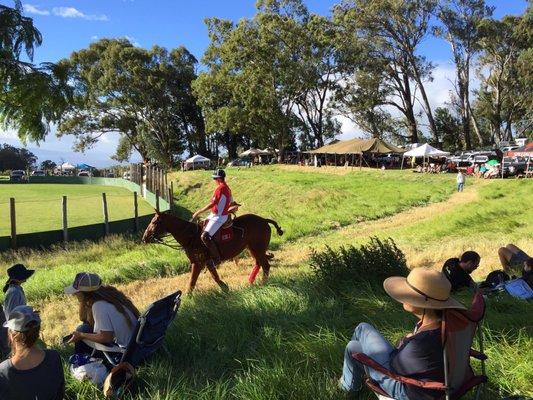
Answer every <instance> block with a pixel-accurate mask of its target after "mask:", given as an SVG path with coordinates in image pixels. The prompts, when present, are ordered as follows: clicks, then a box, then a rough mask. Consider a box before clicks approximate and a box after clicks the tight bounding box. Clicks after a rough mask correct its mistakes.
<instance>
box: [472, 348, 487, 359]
mask: <svg viewBox="0 0 533 400" xmlns="http://www.w3.org/2000/svg"><path fill="white" fill-rule="evenodd" d="M470 357H474V358H475V359H477V360H486V359H487V358H488V357H487V355H486V354H484V353H482V352H480V351H477V350H474V349H470Z"/></svg>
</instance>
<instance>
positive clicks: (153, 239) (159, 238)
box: [147, 219, 200, 252]
mask: <svg viewBox="0 0 533 400" xmlns="http://www.w3.org/2000/svg"><path fill="white" fill-rule="evenodd" d="M162 222H163V221H162V220H161V219H158V220H157V222H156V223H155V229H154V231H156V230H157V228H158V225H159V224H161V223H162ZM191 222H192V221H191ZM194 225H195V226H196V232H198V229H199V228H200V227H199V225H198V224H194ZM169 236H172V234H171V233H170V232H168V230H166V228H165V233H163V234H161V235H159V236H156V234H155V232H154V233H152V234H151V235H150V236H149V237H148V238H147V239H148V242H149V243H154V244H160V245H163V246H166V247H169V248H171V249H173V250H184V251H185V252H187V248H191V247H192V242H193V240H194V234H193V235H191V237H190V239H189V242H188V243H187V244H186V245H185V246H184V245H182V244H180V243H179V242H178V241H177V240H176V244H169V243H167V242H165V241H164V239H166V238H168V237H169ZM172 238H173V239H174V240H175V239H176V238H175V237H173V236H172Z"/></svg>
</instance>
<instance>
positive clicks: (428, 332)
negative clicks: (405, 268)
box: [339, 268, 465, 400]
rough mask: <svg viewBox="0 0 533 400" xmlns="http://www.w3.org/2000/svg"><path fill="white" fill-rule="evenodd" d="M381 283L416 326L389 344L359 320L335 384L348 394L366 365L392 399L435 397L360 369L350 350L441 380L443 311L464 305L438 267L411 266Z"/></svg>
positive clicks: (394, 367)
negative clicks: (405, 273) (395, 343)
mask: <svg viewBox="0 0 533 400" xmlns="http://www.w3.org/2000/svg"><path fill="white" fill-rule="evenodd" d="M383 287H384V289H385V291H386V292H387V294H388V295H389V296H391V297H392V298H393V299H394V300H396V301H398V302H400V303H402V304H403V308H404V310H405V311H407V312H409V313H411V314H413V315H414V316H415V317H416V318H417V319H418V322H417V324H416V326H415V330H414V332H413V333H412V334H408V335H407V336H405V337H404V338H403V339H401V340H400V342H399V344H398V346H397V347H394V346H392V344H390V343H389V342H388V341H387V340H386V339H385V338H384V337H383V336H382V335H381V334H380V333H379V332H378V331H377V330H376V329H375V328H374V327H373V326H372V325H370V324H367V323H362V324H359V325H358V326H357V328H355V332H354V334H353V337H352V340H351V341H350V342H349V343H348V345H347V346H346V350H345V352H344V366H343V373H342V377H341V379H340V381H339V386H340V388H341V389H342V390H344V391H347V392H356V391H358V390H359V389H360V388H361V385H362V382H363V376H364V375H365V368H366V369H367V370H368V374H369V376H370V378H371V379H372V380H373V381H374V382H376V383H377V384H378V385H379V386H380V387H381V389H383V390H384V391H385V392H386V393H387V394H388V395H389V397H392V398H394V399H396V400H420V399H426V398H428V396H430V397H431V396H433V397H434V396H435V395H436V394H438V392H436V391H433V390H428V389H421V388H417V387H414V386H409V385H406V384H403V383H401V382H398V381H395V380H394V379H392V378H389V377H387V376H385V375H383V374H381V373H379V372H377V371H376V370H373V369H372V368H368V367H364V366H363V365H362V364H360V363H359V362H358V361H357V360H355V359H354V358H353V357H352V354H353V353H364V354H366V355H367V356H369V357H370V358H372V359H373V360H374V361H376V362H377V363H379V364H381V365H382V366H383V367H385V368H386V369H388V370H391V371H392V372H394V373H396V374H399V375H402V376H407V377H412V378H415V379H419V380H432V381H438V382H444V360H443V346H442V338H441V328H442V326H441V324H442V310H444V309H448V308H459V309H465V307H464V306H463V305H462V304H460V303H459V302H457V301H456V300H454V299H452V298H451V297H450V290H451V285H450V282H449V281H448V280H447V279H446V277H445V276H444V275H443V274H442V273H441V272H439V271H434V270H430V269H426V268H415V269H413V270H412V271H411V272H410V274H409V276H408V277H407V278H403V277H391V278H387V279H386V280H385V282H383Z"/></svg>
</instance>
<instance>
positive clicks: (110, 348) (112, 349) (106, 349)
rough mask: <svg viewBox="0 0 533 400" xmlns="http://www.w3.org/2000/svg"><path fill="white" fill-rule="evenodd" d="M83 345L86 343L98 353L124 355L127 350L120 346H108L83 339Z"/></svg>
mask: <svg viewBox="0 0 533 400" xmlns="http://www.w3.org/2000/svg"><path fill="white" fill-rule="evenodd" d="M83 343H85V344H86V345H87V346H89V347H90V348H91V349H95V350H98V351H103V352H108V353H124V352H125V351H126V349H124V348H122V347H120V346H106V345H105V344H101V343H96V342H92V341H90V340H87V339H83Z"/></svg>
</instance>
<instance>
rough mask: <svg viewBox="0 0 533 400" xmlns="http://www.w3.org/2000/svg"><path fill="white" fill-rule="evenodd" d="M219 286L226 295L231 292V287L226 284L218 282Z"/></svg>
mask: <svg viewBox="0 0 533 400" xmlns="http://www.w3.org/2000/svg"><path fill="white" fill-rule="evenodd" d="M218 286H219V287H220V289H221V290H222V291H223V292H224V293H228V292H229V286H228V285H226V283H225V282H222V281H220V282H218Z"/></svg>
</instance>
